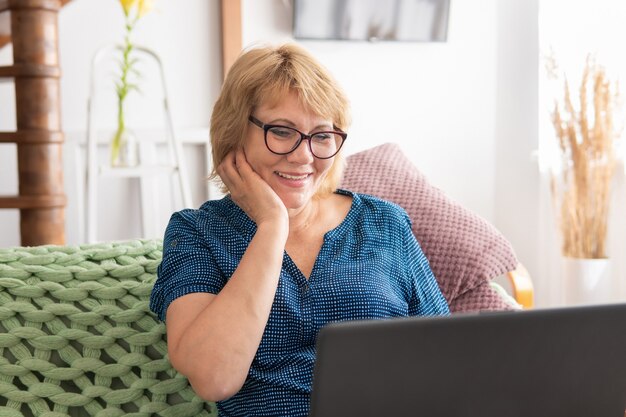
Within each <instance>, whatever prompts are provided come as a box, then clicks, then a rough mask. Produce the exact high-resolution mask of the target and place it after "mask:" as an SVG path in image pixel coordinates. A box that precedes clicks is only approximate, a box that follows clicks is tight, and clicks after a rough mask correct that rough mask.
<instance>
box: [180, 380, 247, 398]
mask: <svg viewBox="0 0 626 417" xmlns="http://www.w3.org/2000/svg"><path fill="white" fill-rule="evenodd" d="M188 379H189V383H190V384H191V387H192V388H193V390H194V392H195V393H196V395H198V397H200V398H202V399H203V400H205V401H213V402H217V401H224V400H227V399H229V398H230V397H232V396H233V395H235V394H237V393H238V392H239V390H240V389H241V387H242V386H243V383H237V382H235V381H229V380H228V378H219V377H213V378H211V377H195V378H194V377H188Z"/></svg>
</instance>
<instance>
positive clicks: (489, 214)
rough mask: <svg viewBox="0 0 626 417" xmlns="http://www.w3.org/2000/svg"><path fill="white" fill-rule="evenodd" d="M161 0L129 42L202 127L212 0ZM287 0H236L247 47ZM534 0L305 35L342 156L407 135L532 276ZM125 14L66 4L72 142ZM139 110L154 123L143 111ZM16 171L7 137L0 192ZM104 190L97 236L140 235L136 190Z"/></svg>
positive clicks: (67, 116) (0, 54) (213, 77)
mask: <svg viewBox="0 0 626 417" xmlns="http://www.w3.org/2000/svg"><path fill="white" fill-rule="evenodd" d="M157 4H158V7H159V9H160V12H158V13H155V14H153V15H148V16H146V18H145V20H144V21H142V22H141V23H140V25H139V27H138V31H137V41H138V42H139V43H143V44H146V45H148V46H150V47H152V48H153V49H155V50H156V51H157V52H158V53H159V54H160V55H161V56H162V58H163V60H164V62H165V65H166V71H167V75H168V79H167V82H168V84H169V89H170V96H171V97H170V98H171V102H172V109H173V113H174V122H175V125H176V126H177V128H178V129H180V130H185V129H191V130H194V129H200V130H201V129H205V128H206V127H207V126H208V123H209V116H210V111H211V107H212V103H213V101H214V99H215V98H216V95H217V93H218V89H219V86H220V77H221V61H220V53H219V41H220V38H219V9H218V2H217V1H216V0H214V1H209V2H207V1H205V0H186V1H185V2H184V5H185V7H181V4H180V2H172V1H166V0H159V1H158V2H157ZM289 4H290V2H289V1H283V0H254V1H253V0H243V1H242V12H243V42H244V45H246V46H247V45H251V44H255V43H259V42H266V43H278V42H283V41H293V39H292V37H291V9H290V5H289ZM536 4H537V0H532V1H527V0H500V1H498V0H463V1H458V0H457V1H454V0H453V1H452V2H451V13H450V22H449V33H448V41H447V42H445V43H385V42H380V43H368V42H313V41H307V42H301V44H302V45H303V46H304V47H306V48H307V49H309V50H310V51H311V52H312V53H313V54H314V55H315V56H317V57H318V58H319V59H320V60H321V61H323V62H324V63H325V65H326V66H327V67H328V68H329V69H330V70H331V71H332V72H333V73H334V74H335V76H336V77H337V78H338V80H339V81H340V83H341V84H342V85H343V86H344V88H345V89H346V91H347V93H348V95H349V96H350V98H351V100H352V106H353V116H354V117H353V126H352V129H351V130H350V138H349V140H348V142H347V143H346V149H347V151H348V153H353V152H356V151H359V150H362V149H365V148H368V147H371V146H375V145H378V144H381V143H385V142H397V143H399V144H401V146H402V147H403V148H404V149H405V150H406V152H407V155H408V156H409V157H410V158H411V159H412V160H413V161H414V162H415V163H416V164H417V165H418V167H419V168H420V169H421V170H422V171H423V172H424V173H425V174H426V175H427V176H428V177H429V178H430V180H431V181H432V182H433V183H434V184H435V185H437V186H439V187H440V188H442V189H443V190H444V191H445V192H447V193H448V194H449V195H450V196H452V197H453V198H455V199H457V200H458V201H460V202H461V203H462V204H464V205H465V206H466V207H468V208H470V209H471V210H473V211H475V212H477V213H478V214H480V215H482V216H483V217H485V218H486V219H488V220H489V221H492V222H494V223H495V224H496V226H498V227H499V228H500V229H501V230H502V231H503V232H504V234H505V235H506V236H507V237H509V238H510V239H511V240H512V241H513V243H514V245H515V247H516V250H517V251H518V255H520V257H521V258H522V259H523V260H524V262H525V263H526V264H527V266H528V267H529V269H530V270H531V273H533V272H534V271H533V270H534V268H535V263H536V262H537V257H538V254H537V249H536V243H537V240H536V239H535V238H533V236H532V234H533V231H534V230H535V229H536V228H537V227H538V226H537V225H536V224H535V223H533V222H534V220H533V218H534V216H535V215H536V211H535V207H534V204H536V202H535V201H534V200H533V199H534V196H533V195H534V193H535V192H536V186H537V185H536V178H535V177H534V175H535V174H534V172H535V171H534V170H533V169H534V168H533V165H532V163H531V162H530V152H531V151H532V150H533V149H534V148H535V147H536V129H535V127H534V125H536V120H535V119H536V103H533V100H534V99H533V94H532V91H534V89H536V80H535V79H534V77H535V74H536V69H533V65H536V46H535V43H536V42H535V41H534V40H535V39H534V37H536V33H534V31H535V30H536ZM121 21H122V16H121V12H120V10H119V6H118V4H117V2H115V1H113V0H112V1H107V2H94V1H92V0H74V1H73V2H72V3H70V4H69V5H68V6H66V7H65V8H64V10H63V11H62V12H61V15H60V22H59V23H60V28H61V33H60V37H61V42H60V53H61V66H62V70H63V81H62V110H63V112H62V114H63V127H64V129H65V130H66V131H67V132H68V138H70V139H71V138H81V137H83V136H84V130H85V121H86V100H87V88H88V71H89V62H90V59H91V56H92V54H93V52H94V51H95V49H96V48H97V47H99V46H100V45H102V44H104V43H107V42H111V41H118V40H119V39H120V36H121V33H122V29H121ZM85 28H88V30H86V29H85ZM533 54H534V55H533ZM7 60H10V47H7V48H4V49H3V50H0V64H2V63H7ZM535 68H536V67H535ZM12 106H13V97H12V91H11V89H10V88H8V87H7V85H6V84H0V108H1V109H2V111H0V129H3V130H6V129H11V128H14V122H13V119H14V116H13V114H12V111H13V110H12ZM105 116H106V117H103V119H102V120H103V124H106V120H107V118H109V120H112V118H113V116H114V109H113V108H112V109H111V110H110V113H109V114H108V115H105ZM142 116H144V117H147V119H148V123H147V124H148V125H149V123H150V116H151V114H150V113H148V114H144V115H142ZM12 123H13V124H12ZM110 126H113V122H112V121H111V122H110ZM76 140H77V139H71V141H73V142H75V141H76ZM68 146H69V144H68ZM71 146H74V144H71ZM66 148H67V146H66ZM189 152H191V150H188V153H189ZM68 154H69V151H68ZM14 166H15V154H14V149H9V147H8V146H1V147H0V169H1V170H2V171H1V172H0V175H1V177H0V193H10V192H11V188H12V187H14V188H15V190H16V189H17V185H16V184H17V181H16V179H15V174H14V172H15V167H14ZM196 166H198V168H196V169H195V170H196V171H199V172H195V173H194V174H195V175H196V177H195V178H196V183H195V184H196V199H199V198H200V197H201V196H202V194H201V193H200V191H198V189H199V188H201V187H200V186H198V184H200V182H199V181H198V179H200V178H201V176H202V175H204V174H205V172H202V169H201V162H197V163H196ZM70 170H71V169H70ZM72 172H77V171H76V169H74V170H73V171H72ZM75 180H76V178H71V179H68V178H66V189H67V193H68V196H69V197H70V206H69V207H68V211H69V213H70V215H68V219H67V222H68V236H67V237H68V242H69V243H79V242H80V239H81V237H80V235H79V234H78V232H77V230H78V229H77V226H76V222H77V217H78V216H77V215H76V214H77V211H76V210H77V208H76V207H77V204H76V202H74V201H72V198H75V195H76V192H75V190H74V189H73V188H74V183H75V182H74V181H75ZM109 188H112V187H111V186H110V187H109ZM514 190H516V191H514ZM519 190H521V193H519V192H518V191H519ZM109 192H110V193H112V195H111V197H110V199H109V200H108V202H109V206H110V207H109V208H110V209H109V210H107V212H105V213H103V214H102V219H101V228H102V229H103V230H105V231H106V232H107V234H103V236H102V237H103V238H107V239H113V238H117V239H123V238H128V237H137V236H136V235H137V234H138V233H140V229H138V227H137V221H138V220H137V216H136V213H137V204H138V203H137V197H136V193H137V189H136V185H133V184H119V185H115V186H114V187H113V189H112V190H110V191H109ZM73 196H74V197H73ZM520 196H521V198H522V199H527V198H529V199H530V200H529V203H528V206H525V205H521V206H518V205H517V203H516V202H517V201H518V198H520ZM123 202H129V205H128V206H127V207H125V206H124V205H123ZM118 203H119V204H121V206H119V207H118V208H114V206H116V205H117V204H118ZM17 218H18V217H17V212H11V211H6V210H5V211H0V227H1V228H2V233H0V246H10V245H17V244H19V237H18V229H17ZM166 220H167V219H166V218H165V219H164V221H166ZM529 235H531V236H529Z"/></svg>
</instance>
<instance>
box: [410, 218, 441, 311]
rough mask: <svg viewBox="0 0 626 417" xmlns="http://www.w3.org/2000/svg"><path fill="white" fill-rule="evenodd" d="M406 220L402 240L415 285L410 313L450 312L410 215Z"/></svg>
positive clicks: (413, 284)
mask: <svg viewBox="0 0 626 417" xmlns="http://www.w3.org/2000/svg"><path fill="white" fill-rule="evenodd" d="M405 221H406V227H404V228H403V229H402V240H403V247H404V253H405V259H406V266H407V274H408V276H409V277H410V278H411V279H412V286H413V296H412V297H411V301H410V303H409V314H410V315H411V316H432V315H446V314H450V310H449V307H448V303H447V302H446V299H445V298H444V296H443V294H442V293H441V289H440V288H439V285H438V284H437V280H436V279H435V276H434V275H433V271H432V270H431V269H430V265H429V263H428V259H426V256H425V255H424V252H422V249H421V248H420V245H419V243H418V242H417V240H416V239H415V236H414V235H413V233H412V231H411V221H410V220H409V217H408V215H405Z"/></svg>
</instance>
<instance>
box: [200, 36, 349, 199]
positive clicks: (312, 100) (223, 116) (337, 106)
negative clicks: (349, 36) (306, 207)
mask: <svg viewBox="0 0 626 417" xmlns="http://www.w3.org/2000/svg"><path fill="white" fill-rule="evenodd" d="M290 92H295V93H296V94H297V95H298V99H299V100H300V102H301V103H302V104H303V105H304V106H305V107H307V108H309V109H311V111H312V112H314V113H316V114H317V115H319V116H322V117H324V118H328V119H330V120H332V122H333V124H334V126H335V128H338V129H340V130H342V131H346V130H347V128H348V126H349V124H350V105H349V102H348V99H347V97H346V95H345V93H344V92H343V89H342V88H341V87H340V86H339V84H338V83H337V81H336V80H335V79H334V78H333V76H332V75H331V74H330V73H329V72H328V70H327V69H326V68H324V67H323V66H322V65H321V64H320V63H319V62H318V61H317V60H316V59H315V58H313V56H312V55H310V54H309V53H308V52H307V51H306V50H304V49H303V48H301V47H299V46H297V45H294V44H284V45H281V46H277V47H269V46H264V47H255V48H252V49H248V50H246V51H244V52H243V53H242V54H241V55H240V56H239V58H237V60H236V61H235V63H234V64H233V66H232V67H231V68H230V70H229V71H228V75H227V77H226V80H225V81H224V85H223V86H222V91H221V92H220V95H219V97H218V99H217V101H216V103H215V106H214V107H213V114H212V115H211V149H212V155H213V169H212V171H211V176H210V178H211V179H212V180H215V181H218V182H221V181H219V176H218V175H217V172H216V168H217V167H218V166H219V164H220V163H221V162H222V161H223V160H224V158H225V157H226V155H227V154H228V153H229V152H231V151H232V150H235V149H237V148H240V147H242V146H243V142H244V140H245V138H246V133H247V129H248V127H249V125H248V117H249V116H250V115H252V113H253V111H254V109H255V108H256V107H257V106H259V105H261V104H262V103H263V104H269V105H275V104H277V103H278V102H279V101H280V99H281V98H282V97H285V95H286V94H287V93H290ZM342 171H343V157H342V156H341V152H340V153H339V154H337V155H336V156H335V157H334V160H333V165H332V166H331V168H330V170H329V172H328V174H327V175H326V178H325V179H324V181H323V182H322V184H321V186H320V189H319V190H318V192H317V195H324V194H328V193H332V192H334V191H335V189H336V188H337V186H338V185H339V181H340V179H341V174H342ZM221 186H222V190H223V191H225V192H226V191H228V189H227V188H226V186H225V185H224V184H223V183H222V184H221Z"/></svg>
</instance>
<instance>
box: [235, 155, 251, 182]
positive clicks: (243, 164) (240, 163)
mask: <svg viewBox="0 0 626 417" xmlns="http://www.w3.org/2000/svg"><path fill="white" fill-rule="evenodd" d="M234 157H235V165H236V166H237V171H239V175H241V177H242V178H243V176H244V175H246V176H247V175H249V174H251V173H253V172H254V170H253V169H252V167H251V166H250V164H249V163H248V160H247V159H246V154H245V153H244V151H243V149H238V150H237V151H236V152H235V155H234Z"/></svg>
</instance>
